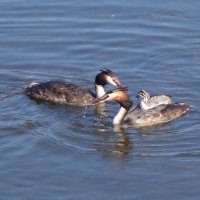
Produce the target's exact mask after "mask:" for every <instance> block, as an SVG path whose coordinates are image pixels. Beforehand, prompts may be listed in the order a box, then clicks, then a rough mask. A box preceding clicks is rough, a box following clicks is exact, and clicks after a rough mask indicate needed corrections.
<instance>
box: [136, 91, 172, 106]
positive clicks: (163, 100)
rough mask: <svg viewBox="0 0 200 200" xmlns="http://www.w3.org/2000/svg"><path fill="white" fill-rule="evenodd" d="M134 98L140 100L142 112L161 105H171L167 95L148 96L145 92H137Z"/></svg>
mask: <svg viewBox="0 0 200 200" xmlns="http://www.w3.org/2000/svg"><path fill="white" fill-rule="evenodd" d="M136 97H138V98H140V99H141V101H140V107H141V109H143V110H148V109H151V108H153V107H155V106H158V105H161V104H166V105H167V104H171V103H172V98H171V96H169V95H164V94H162V95H155V96H150V94H149V93H148V92H147V91H145V90H141V91H139V92H138V94H137V96H136Z"/></svg>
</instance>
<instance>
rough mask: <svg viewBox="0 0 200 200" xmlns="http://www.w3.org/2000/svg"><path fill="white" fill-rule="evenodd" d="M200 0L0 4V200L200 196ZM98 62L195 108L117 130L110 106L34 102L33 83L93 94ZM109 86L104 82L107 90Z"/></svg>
mask: <svg viewBox="0 0 200 200" xmlns="http://www.w3.org/2000/svg"><path fill="white" fill-rule="evenodd" d="M199 10H200V1H195V0H190V1H187V0H182V1H180V0H175V1H172V0H170V1H164V0H153V1H148V0H135V1H128V0H125V1H114V0H110V1H105V0H102V1H97V2H96V1H89V0H85V1H81V0H73V1H72V0H68V1H64V0H60V1H53V0H48V1H47V0H43V1H41V0H30V1H26V0H5V1H4V0H1V1H0V199H4V200H10V199H15V200H18V199H19V200H22V199H24V200H27V199H29V200H32V199H42V200H43V199H45V200H46V199H48V200H50V199H84V200H86V199H119V200H121V199H149V200H154V199H166V200H167V199H191V200H197V199H199V198H200V123H199V122H200V111H199V110H200V101H199V99H200V90H199V87H200V78H199V77H200V12H199ZM105 67H108V68H110V69H111V70H113V71H115V72H116V73H118V75H119V76H120V79H121V81H122V82H123V83H124V84H126V85H127V86H128V87H129V94H130V95H131V96H132V98H133V101H134V104H137V103H138V100H137V99H136V98H135V95H136V93H137V92H138V90H140V89H146V90H148V91H150V92H151V93H154V94H156V93H165V94H169V95H172V96H173V99H174V101H175V102H186V103H189V104H191V105H192V110H191V111H190V112H189V113H188V114H187V115H185V116H183V117H181V118H179V119H177V120H175V121H173V122H171V123H168V124H166V125H164V126H159V127H153V128H146V129H135V128H128V129H126V128H125V129H121V130H115V129H114V128H113V126H112V123H111V122H112V117H113V116H114V115H115V113H116V112H117V110H118V105H117V104H116V103H108V104H106V106H105V107H104V108H103V109H104V112H105V115H108V117H106V118H105V115H101V114H99V111H98V109H97V108H95V107H93V106H88V107H76V106H55V105H48V104H37V103H36V102H35V101H32V100H30V99H29V98H28V97H27V96H26V95H25V94H24V88H25V87H26V86H27V85H28V84H30V83H31V82H32V81H44V80H51V79H62V80H66V81H69V82H73V83H76V84H79V85H82V86H83V87H86V88H89V89H91V90H93V83H94V78H95V75H96V74H97V73H98V72H99V70H100V69H103V68H105ZM110 88H112V87H107V88H106V89H107V90H108V89H110Z"/></svg>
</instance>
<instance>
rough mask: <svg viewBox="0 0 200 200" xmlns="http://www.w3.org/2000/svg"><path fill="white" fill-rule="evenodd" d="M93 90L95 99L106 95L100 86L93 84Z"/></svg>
mask: <svg viewBox="0 0 200 200" xmlns="http://www.w3.org/2000/svg"><path fill="white" fill-rule="evenodd" d="M95 90H96V94H97V98H100V97H102V96H103V95H105V94H106V92H105V90H104V87H103V86H102V85H97V84H95Z"/></svg>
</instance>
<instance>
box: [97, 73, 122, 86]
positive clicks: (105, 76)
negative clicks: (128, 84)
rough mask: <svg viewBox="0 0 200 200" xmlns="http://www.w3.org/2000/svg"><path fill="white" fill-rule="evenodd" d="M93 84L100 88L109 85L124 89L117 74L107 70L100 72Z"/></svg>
mask: <svg viewBox="0 0 200 200" xmlns="http://www.w3.org/2000/svg"><path fill="white" fill-rule="evenodd" d="M95 83H96V84H97V85H102V86H105V85H106V84H108V83H109V84H111V85H114V86H117V87H124V86H123V85H122V83H121V82H120V80H119V78H118V76H117V74H116V73H114V72H112V71H111V70H109V69H105V70H101V72H100V73H99V74H97V76H96V79H95Z"/></svg>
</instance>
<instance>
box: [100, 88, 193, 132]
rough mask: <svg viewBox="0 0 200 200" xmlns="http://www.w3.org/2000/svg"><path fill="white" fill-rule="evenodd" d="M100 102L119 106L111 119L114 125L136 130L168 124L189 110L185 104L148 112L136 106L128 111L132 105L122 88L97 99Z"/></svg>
mask: <svg viewBox="0 0 200 200" xmlns="http://www.w3.org/2000/svg"><path fill="white" fill-rule="evenodd" d="M101 100H102V101H112V100H114V101H117V102H118V103H119V104H120V109H119V111H118V113H117V114H116V116H115V117H114V119H113V124H114V125H125V126H132V127H137V128H139V127H145V126H153V125H158V124H162V123H166V122H170V121H172V120H174V119H176V118H178V117H180V116H182V115H184V114H185V113H187V112H188V111H189V110H190V105H188V104H185V103H174V104H167V105H165V104H161V105H158V106H156V107H154V108H151V109H148V110H143V109H141V108H140V106H139V105H138V106H136V107H135V108H133V109H131V110H130V108H131V106H132V104H133V103H132V101H131V99H130V98H129V96H128V94H127V93H126V91H125V89H123V88H120V89H116V90H113V91H111V92H108V93H106V94H105V95H104V96H102V97H101V98H99V101H101ZM129 110H130V111H129Z"/></svg>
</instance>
